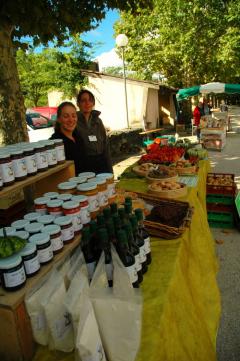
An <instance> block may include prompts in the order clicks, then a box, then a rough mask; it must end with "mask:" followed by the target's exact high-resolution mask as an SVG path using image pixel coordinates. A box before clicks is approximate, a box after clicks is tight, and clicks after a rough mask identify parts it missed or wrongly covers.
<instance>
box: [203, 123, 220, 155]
mask: <svg viewBox="0 0 240 361" xmlns="http://www.w3.org/2000/svg"><path fill="white" fill-rule="evenodd" d="M201 140H202V142H203V146H204V148H206V149H208V150H220V151H221V150H222V149H223V148H224V147H225V145H226V128H225V127H222V128H203V129H201Z"/></svg>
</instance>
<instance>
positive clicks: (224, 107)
mask: <svg viewBox="0 0 240 361" xmlns="http://www.w3.org/2000/svg"><path fill="white" fill-rule="evenodd" d="M220 111H221V112H227V111H228V106H227V104H226V103H225V101H224V100H223V99H222V100H221V103H220Z"/></svg>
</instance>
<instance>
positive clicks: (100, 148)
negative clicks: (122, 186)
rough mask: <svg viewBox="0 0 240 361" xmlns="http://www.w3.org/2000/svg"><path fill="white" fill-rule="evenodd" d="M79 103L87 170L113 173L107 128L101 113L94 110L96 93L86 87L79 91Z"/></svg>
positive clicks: (78, 128) (81, 135)
mask: <svg viewBox="0 0 240 361" xmlns="http://www.w3.org/2000/svg"><path fill="white" fill-rule="evenodd" d="M77 105H78V107H79V109H80V111H79V112H77V115H78V122H77V130H78V132H79V135H80V138H81V141H82V142H83V144H84V151H85V155H86V166H87V168H88V169H87V170H88V171H91V172H95V173H96V174H98V173H105V172H107V173H112V172H113V168H112V161H111V157H110V149H109V143H108V139H107V134H106V130H105V128H104V125H103V123H102V120H101V119H100V118H99V115H100V114H101V113H100V112H99V111H97V110H94V105H95V98H94V95H93V94H92V93H91V92H90V91H89V90H86V89H83V90H81V91H80V92H79V94H78V96H77Z"/></svg>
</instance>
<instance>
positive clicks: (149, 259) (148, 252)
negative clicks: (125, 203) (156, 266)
mask: <svg viewBox="0 0 240 361" xmlns="http://www.w3.org/2000/svg"><path fill="white" fill-rule="evenodd" d="M135 215H136V217H137V220H138V230H139V233H140V235H141V236H142V238H143V239H144V247H145V253H146V257H147V264H150V263H151V262H152V254H151V245H150V237H149V233H148V232H147V230H146V228H145V227H144V223H143V211H142V209H140V208H137V209H135Z"/></svg>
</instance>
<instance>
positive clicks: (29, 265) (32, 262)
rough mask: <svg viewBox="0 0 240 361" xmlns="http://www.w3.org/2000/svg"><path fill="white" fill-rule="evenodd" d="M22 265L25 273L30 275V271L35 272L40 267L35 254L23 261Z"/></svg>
mask: <svg viewBox="0 0 240 361" xmlns="http://www.w3.org/2000/svg"><path fill="white" fill-rule="evenodd" d="M24 267H25V271H26V274H27V275H31V274H32V273H34V272H37V271H38V270H39V268H40V263H39V259H38V255H36V256H35V257H33V258H32V259H28V260H27V261H24Z"/></svg>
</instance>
